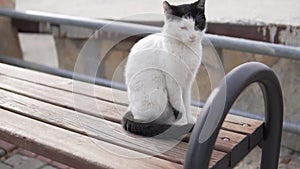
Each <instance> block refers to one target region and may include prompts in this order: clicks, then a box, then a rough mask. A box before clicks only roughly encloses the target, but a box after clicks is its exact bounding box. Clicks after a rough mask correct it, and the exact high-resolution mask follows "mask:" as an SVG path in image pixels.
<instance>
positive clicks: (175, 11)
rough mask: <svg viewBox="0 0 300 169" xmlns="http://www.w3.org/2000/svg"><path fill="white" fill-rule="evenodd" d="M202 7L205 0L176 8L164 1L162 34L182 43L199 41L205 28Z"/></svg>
mask: <svg viewBox="0 0 300 169" xmlns="http://www.w3.org/2000/svg"><path fill="white" fill-rule="evenodd" d="M204 6H205V0H198V1H197V2H194V3H192V4H183V5H178V6H176V5H170V4H169V3H168V2H167V1H164V2H163V9H164V13H165V26H164V29H163V31H164V33H166V34H168V35H170V36H174V37H176V38H178V39H179V40H181V41H182V42H184V43H193V42H198V41H200V40H201V38H202V36H203V32H204V30H205V26H206V18H205V14H204V9H205V7H204Z"/></svg>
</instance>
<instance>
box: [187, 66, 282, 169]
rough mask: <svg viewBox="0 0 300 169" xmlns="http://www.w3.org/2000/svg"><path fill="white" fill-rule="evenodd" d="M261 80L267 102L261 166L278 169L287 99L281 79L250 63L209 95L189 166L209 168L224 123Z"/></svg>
mask: <svg viewBox="0 0 300 169" xmlns="http://www.w3.org/2000/svg"><path fill="white" fill-rule="evenodd" d="M252 83H258V84H259V86H260V88H261V90H262V92H263V95H264V102H265V125H264V136H263V146H262V159H261V168H263V169H276V168H277V166H278V158H279V151H280V142H281V131H282V120H283V100H282V92H281V87H280V83H279V80H278V78H277V76H276V75H275V73H274V72H273V71H272V70H271V69H270V68H269V67H267V66H265V65H264V64H261V63H257V62H250V63H246V64H243V65H240V66H238V67H237V68H235V69H234V70H232V71H231V72H230V73H228V74H227V75H226V76H225V78H224V79H223V81H222V82H221V84H220V85H219V87H218V88H216V89H215V90H214V91H213V92H212V94H211V96H210V97H209V99H208V101H207V103H206V105H205V106H204V109H203V110H202V113H201V115H200V117H199V119H198V121H197V123H196V124H195V127H194V130H193V132H192V135H191V138H190V142H189V148H188V151H187V154H186V159H185V165H184V167H185V168H186V169H194V168H203V169H206V168H208V165H209V160H210V157H211V154H212V150H213V147H214V145H215V142H216V138H217V136H218V134H219V131H220V129H221V126H222V123H223V121H224V119H225V117H226V115H227V113H228V112H229V110H230V108H231V107H232V105H233V103H234V102H235V101H236V99H237V98H238V96H239V95H240V94H241V92H242V91H243V90H244V89H245V88H246V87H248V86H249V85H250V84H252Z"/></svg>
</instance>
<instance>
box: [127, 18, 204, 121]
mask: <svg viewBox="0 0 300 169" xmlns="http://www.w3.org/2000/svg"><path fill="white" fill-rule="evenodd" d="M202 36H203V32H201V31H195V30H194V21H193V20H192V19H182V20H172V21H170V20H166V21H165V25H164V27H163V31H162V33H158V34H152V35H149V36H148V37H146V38H144V39H142V40H140V41H139V42H138V43H136V44H135V45H134V46H133V48H132V49H131V52H130V54H129V57H128V61H127V65H126V69H125V79H126V85H127V88H128V99H129V102H130V105H129V107H128V109H129V110H131V111H132V114H133V116H134V118H135V119H138V120H143V121H148V122H150V121H154V120H155V121H156V122H158V123H167V124H173V123H174V122H175V118H174V116H173V112H172V109H171V107H170V104H171V105H173V107H174V108H175V109H176V110H179V111H180V112H182V113H183V116H182V118H181V119H180V120H178V121H176V124H179V125H183V124H186V123H194V122H195V117H193V115H192V114H191V111H190V105H191V86H192V82H193V80H194V79H195V75H196V73H197V71H198V69H199V66H200V63H201V57H202V46H201V40H202ZM191 37H194V38H191Z"/></svg>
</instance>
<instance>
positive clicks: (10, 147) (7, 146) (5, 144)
mask: <svg viewBox="0 0 300 169" xmlns="http://www.w3.org/2000/svg"><path fill="white" fill-rule="evenodd" d="M0 147H1V148H3V149H4V150H5V151H6V152H11V151H12V150H13V149H15V148H16V147H17V146H15V145H13V144H10V143H8V142H6V141H3V140H0Z"/></svg>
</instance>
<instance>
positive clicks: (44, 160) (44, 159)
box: [36, 155, 52, 164]
mask: <svg viewBox="0 0 300 169" xmlns="http://www.w3.org/2000/svg"><path fill="white" fill-rule="evenodd" d="M36 159H38V160H40V161H42V162H44V163H46V164H48V163H50V162H52V160H51V159H49V158H47V157H44V156H41V155H38V156H37V157H36Z"/></svg>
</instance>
